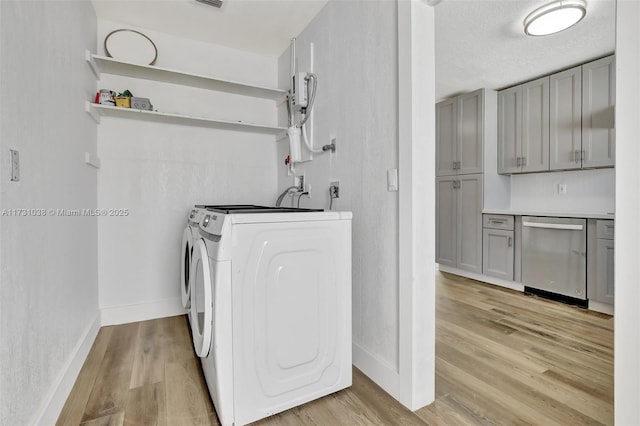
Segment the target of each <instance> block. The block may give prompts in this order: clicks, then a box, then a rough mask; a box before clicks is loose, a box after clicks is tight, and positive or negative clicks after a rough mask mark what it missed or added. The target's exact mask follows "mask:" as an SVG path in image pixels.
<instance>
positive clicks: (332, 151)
mask: <svg viewBox="0 0 640 426" xmlns="http://www.w3.org/2000/svg"><path fill="white" fill-rule="evenodd" d="M336 140H337V138H336V137H335V136H331V139H329V146H333V149H332V150H331V154H332V155H336V151H337V146H338V145H337V144H336Z"/></svg>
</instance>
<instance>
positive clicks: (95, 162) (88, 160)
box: [84, 152, 100, 169]
mask: <svg viewBox="0 0 640 426" xmlns="http://www.w3.org/2000/svg"><path fill="white" fill-rule="evenodd" d="M84 163H85V164H87V165H89V166H91V167H93V168H94V169H99V168H100V159H99V158H98V157H93V158H92V157H91V153H90V152H85V153H84Z"/></svg>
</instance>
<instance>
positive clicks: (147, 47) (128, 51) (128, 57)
mask: <svg viewBox="0 0 640 426" xmlns="http://www.w3.org/2000/svg"><path fill="white" fill-rule="evenodd" d="M104 51H105V53H106V54H107V56H108V57H110V58H113V59H117V60H119V61H123V62H131V63H134V64H139V65H153V64H154V63H155V62H156V59H158V49H157V48H156V45H155V44H154V43H153V41H151V39H150V38H149V37H147V36H146V35H144V34H142V33H141V32H139V31H135V30H129V29H120V30H115V31H111V32H110V33H109V34H108V35H107V36H106V37H105V39H104Z"/></svg>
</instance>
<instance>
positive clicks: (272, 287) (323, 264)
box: [191, 206, 352, 426]
mask: <svg viewBox="0 0 640 426" xmlns="http://www.w3.org/2000/svg"><path fill="white" fill-rule="evenodd" d="M230 207H231V208H230ZM351 217H352V215H351V212H323V211H308V210H307V211H305V210H303V209H286V208H285V209H280V208H277V209H276V208H268V207H260V206H208V211H207V212H206V213H205V214H204V216H203V218H202V220H201V222H200V238H198V239H197V240H196V241H195V242H194V251H193V257H192V264H191V282H192V290H191V327H192V331H193V333H192V334H193V342H194V347H195V349H196V352H197V353H198V355H199V356H200V357H201V361H202V369H203V372H204V376H205V379H206V381H207V385H208V387H209V391H210V393H211V399H212V400H213V403H214V405H215V408H216V411H217V414H218V418H219V420H220V422H221V423H222V425H223V426H226V425H244V424H247V423H250V422H253V421H256V420H259V419H262V418H265V417H268V416H271V415H273V414H276V413H279V412H281V411H284V410H287V409H289V408H292V407H295V406H298V405H300V404H303V403H305V402H308V401H311V400H314V399H317V398H319V397H322V396H325V395H328V394H330V393H333V392H336V391H338V390H341V389H344V388H346V387H349V386H351V368H352V367H351Z"/></svg>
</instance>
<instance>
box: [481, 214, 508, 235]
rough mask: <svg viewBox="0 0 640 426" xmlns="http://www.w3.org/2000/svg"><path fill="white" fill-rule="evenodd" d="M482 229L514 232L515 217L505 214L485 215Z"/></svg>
mask: <svg viewBox="0 0 640 426" xmlns="http://www.w3.org/2000/svg"><path fill="white" fill-rule="evenodd" d="M482 227H483V228H489V229H506V230H507V231H513V216H508V215H503V214H483V215H482Z"/></svg>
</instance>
